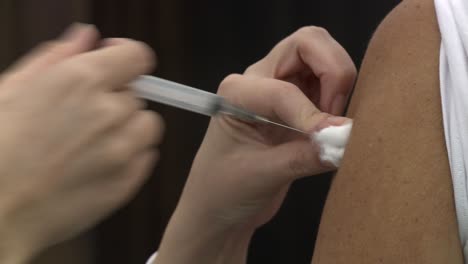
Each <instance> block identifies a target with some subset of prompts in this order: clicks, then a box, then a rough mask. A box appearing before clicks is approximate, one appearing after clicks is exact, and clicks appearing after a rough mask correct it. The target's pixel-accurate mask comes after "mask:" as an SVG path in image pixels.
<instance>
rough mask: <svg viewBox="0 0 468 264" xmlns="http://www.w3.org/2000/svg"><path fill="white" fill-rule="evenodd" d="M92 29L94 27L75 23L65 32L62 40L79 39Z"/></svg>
mask: <svg viewBox="0 0 468 264" xmlns="http://www.w3.org/2000/svg"><path fill="white" fill-rule="evenodd" d="M91 27H93V26H92V25H89V24H83V23H73V24H72V25H71V26H70V27H68V28H67V29H66V30H65V32H64V33H63V34H62V36H61V37H60V38H61V39H63V40H66V41H70V40H74V39H77V38H79V37H80V36H81V35H82V34H84V33H85V32H86V31H87V29H89V28H91Z"/></svg>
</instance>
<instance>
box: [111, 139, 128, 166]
mask: <svg viewBox="0 0 468 264" xmlns="http://www.w3.org/2000/svg"><path fill="white" fill-rule="evenodd" d="M105 157H106V160H107V161H108V163H109V164H111V165H113V166H123V165H125V164H127V163H129V162H130V160H131V158H132V152H131V146H130V142H129V141H127V140H123V139H115V140H112V141H111V142H110V143H109V145H108V147H107V149H106V153H105Z"/></svg>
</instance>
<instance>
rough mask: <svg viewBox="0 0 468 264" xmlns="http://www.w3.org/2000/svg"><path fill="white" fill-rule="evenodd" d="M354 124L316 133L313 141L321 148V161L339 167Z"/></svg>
mask: <svg viewBox="0 0 468 264" xmlns="http://www.w3.org/2000/svg"><path fill="white" fill-rule="evenodd" d="M352 127H353V123H352V122H348V123H346V124H344V125H342V126H330V127H327V128H324V129H322V130H320V131H319V132H316V133H314V134H313V135H312V137H311V139H312V140H314V141H315V142H316V143H317V144H318V145H319V146H320V160H321V161H322V162H330V163H332V164H333V165H334V166H335V167H339V166H340V163H341V159H342V158H343V154H344V151H345V147H346V143H348V139H349V135H350V133H351V128H352Z"/></svg>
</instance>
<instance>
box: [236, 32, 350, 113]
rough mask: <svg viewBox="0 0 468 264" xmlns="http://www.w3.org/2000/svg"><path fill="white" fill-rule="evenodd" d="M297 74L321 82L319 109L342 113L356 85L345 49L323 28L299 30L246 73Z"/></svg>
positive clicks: (282, 77) (274, 75)
mask: <svg viewBox="0 0 468 264" xmlns="http://www.w3.org/2000/svg"><path fill="white" fill-rule="evenodd" d="M297 73H311V74H313V75H314V76H316V77H317V78H318V79H319V80H320V109H321V110H323V111H326V112H330V113H333V114H341V112H342V111H343V109H344V107H345V103H346V98H347V97H348V96H349V94H350V92H351V90H352V88H353V86H354V80H355V77H356V68H355V66H354V63H353V61H352V60H351V58H350V57H349V55H348V54H347V52H346V51H345V49H344V48H343V47H342V46H341V45H340V44H339V43H338V42H336V40H334V39H333V38H332V37H331V36H330V34H329V33H328V32H327V31H326V30H324V29H322V28H318V27H304V28H302V29H300V30H298V31H297V32H296V33H294V34H293V35H291V36H290V37H288V38H286V39H284V40H283V41H281V42H280V43H279V44H278V45H277V46H275V47H274V48H273V50H272V51H271V52H270V53H269V54H268V55H267V56H266V57H265V58H264V59H262V60H260V61H259V62H257V63H256V64H254V65H252V66H250V67H249V68H248V69H247V70H246V72H245V74H246V75H256V76H261V77H267V78H275V79H281V80H285V79H287V78H288V77H290V76H292V75H294V74H297ZM335 101H337V102H336V103H335Z"/></svg>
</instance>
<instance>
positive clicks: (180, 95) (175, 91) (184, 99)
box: [130, 75, 307, 134]
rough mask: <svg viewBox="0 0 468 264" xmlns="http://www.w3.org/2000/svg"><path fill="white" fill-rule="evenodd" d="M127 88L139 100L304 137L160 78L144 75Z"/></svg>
mask: <svg viewBox="0 0 468 264" xmlns="http://www.w3.org/2000/svg"><path fill="white" fill-rule="evenodd" d="M130 86H131V87H132V88H133V90H134V91H135V92H136V94H137V96H138V97H141V98H144V99H147V100H150V101H154V102H158V103H162V104H166V105H170V106H174V107H177V108H181V109H184V110H188V111H191V112H195V113H199V114H202V115H207V116H215V115H217V114H227V115H232V116H233V117H235V118H238V119H241V120H246V121H251V122H262V123H268V124H272V125H275V126H280V127H283V128H286V129H289V130H293V131H296V132H299V133H303V134H307V133H306V132H304V131H301V130H299V129H296V128H293V127H290V126H286V125H283V124H279V123H276V122H273V121H270V120H269V119H267V118H265V117H262V116H259V115H257V114H255V113H253V112H250V111H248V110H245V109H242V108H240V107H237V106H234V105H232V104H230V103H229V102H227V101H226V100H225V99H224V98H223V97H222V96H219V95H216V94H213V93H209V92H206V91H203V90H199V89H195V88H192V87H189V86H186V85H182V84H179V83H175V82H171V81H168V80H164V79H161V78H157V77H153V76H146V75H145V76H141V77H139V78H138V79H137V80H136V81H134V82H132V83H131V84H130Z"/></svg>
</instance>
